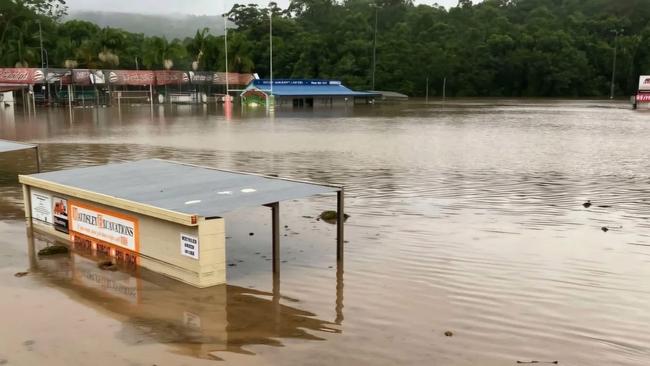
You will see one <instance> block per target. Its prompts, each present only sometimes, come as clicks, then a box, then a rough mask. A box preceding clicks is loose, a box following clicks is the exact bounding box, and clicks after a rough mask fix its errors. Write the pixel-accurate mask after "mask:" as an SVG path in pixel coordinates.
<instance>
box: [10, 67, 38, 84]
mask: <svg viewBox="0 0 650 366" xmlns="http://www.w3.org/2000/svg"><path fill="white" fill-rule="evenodd" d="M43 82H45V73H44V72H43V70H41V69H33V68H26V67H16V68H4V69H3V68H0V83H5V84H40V83H43Z"/></svg>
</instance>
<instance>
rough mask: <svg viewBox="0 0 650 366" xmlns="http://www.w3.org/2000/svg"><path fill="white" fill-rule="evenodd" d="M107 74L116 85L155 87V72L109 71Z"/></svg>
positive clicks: (109, 79)
mask: <svg viewBox="0 0 650 366" xmlns="http://www.w3.org/2000/svg"><path fill="white" fill-rule="evenodd" d="M106 73H108V81H109V82H110V83H111V84H114V85H153V84H154V80H155V78H156V76H155V75H154V72H153V71H136V70H109V71H106Z"/></svg>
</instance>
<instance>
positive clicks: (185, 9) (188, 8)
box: [66, 0, 458, 15]
mask: <svg viewBox="0 0 650 366" xmlns="http://www.w3.org/2000/svg"><path fill="white" fill-rule="evenodd" d="M276 2H277V3H278V5H279V6H280V7H282V8H286V7H287V5H288V4H289V0H276ZM415 2H416V3H417V4H433V3H438V4H440V5H444V6H447V7H449V6H454V5H456V4H457V3H458V0H415ZM66 3H67V5H68V8H69V12H75V11H79V10H103V11H118V12H129V13H147V14H167V13H182V14H196V15H215V14H223V13H224V12H225V10H230V8H231V7H232V6H233V4H235V3H239V4H251V3H256V4H260V5H262V6H266V5H268V3H269V1H268V0H261V1H260V0H191V1H190V0H137V1H134V0H111V1H106V0H67V1H66ZM108 4H110V5H108Z"/></svg>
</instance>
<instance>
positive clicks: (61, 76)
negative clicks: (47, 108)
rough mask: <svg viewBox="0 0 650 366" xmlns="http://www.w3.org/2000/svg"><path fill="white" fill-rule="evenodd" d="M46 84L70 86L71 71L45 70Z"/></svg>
mask: <svg viewBox="0 0 650 366" xmlns="http://www.w3.org/2000/svg"><path fill="white" fill-rule="evenodd" d="M46 80H47V83H48V84H53V83H61V84H64V85H67V84H70V81H71V80H72V71H71V70H70V69H47V79H46Z"/></svg>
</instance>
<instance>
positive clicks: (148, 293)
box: [27, 229, 343, 359]
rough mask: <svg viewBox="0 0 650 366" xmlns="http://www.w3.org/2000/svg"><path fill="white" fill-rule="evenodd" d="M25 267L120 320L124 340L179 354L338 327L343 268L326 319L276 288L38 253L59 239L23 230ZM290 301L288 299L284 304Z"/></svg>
mask: <svg viewBox="0 0 650 366" xmlns="http://www.w3.org/2000/svg"><path fill="white" fill-rule="evenodd" d="M27 234H28V235H27V236H28V256H29V264H30V272H31V273H33V274H35V277H36V278H38V279H39V280H40V281H43V282H45V283H47V285H48V286H54V287H56V288H59V289H61V290H62V291H64V292H66V293H67V294H68V295H69V296H70V297H72V298H73V299H80V300H83V302H84V303H86V304H90V305H91V306H93V307H95V308H97V309H98V310H100V311H101V312H102V313H104V314H107V315H109V316H111V317H114V318H116V319H126V320H124V321H123V323H122V324H123V327H122V329H121V330H120V331H119V332H118V333H117V336H118V337H119V338H120V339H121V340H122V341H123V342H125V343H126V344H129V345H140V344H142V345H144V344H154V343H163V344H168V345H171V346H172V347H173V348H174V349H175V351H176V352H177V353H180V354H185V355H191V356H193V357H198V358H208V359H220V354H221V352H235V353H241V354H250V355H252V354H254V353H253V352H251V351H250V350H248V349H247V347H249V346H253V345H267V346H276V347H280V346H283V342H282V340H283V339H291V338H293V339H301V340H304V341H323V340H325V338H324V337H323V335H324V334H325V333H333V334H340V333H341V332H342V330H341V325H342V322H343V312H342V311H343V310H342V309H343V298H342V292H343V272H342V269H340V270H339V272H338V274H337V286H336V289H337V291H336V309H335V310H336V319H335V320H334V321H328V320H323V319H319V318H317V316H316V314H314V313H312V312H309V311H306V310H302V309H299V308H298V305H299V304H300V300H299V299H295V298H289V297H285V296H283V295H282V294H281V292H280V278H279V276H274V278H273V290H272V291H271V292H267V291H260V290H256V289H252V288H244V287H238V286H230V285H223V286H215V287H212V288H207V289H195V288H193V287H191V286H188V285H184V284H181V283H179V282H177V281H174V280H171V279H168V278H165V277H162V276H160V275H158V274H155V273H153V272H150V271H147V270H145V269H141V268H126V267H122V268H120V270H119V271H115V272H112V271H105V270H101V269H99V268H98V266H97V261H98V260H99V259H100V258H98V257H96V256H94V255H92V254H91V253H84V252H82V251H77V250H75V251H73V252H71V253H70V254H68V255H62V256H56V257H43V258H40V257H39V256H38V255H36V253H37V252H38V250H39V249H42V248H43V247H45V246H48V245H53V244H55V243H56V241H57V240H58V239H55V238H53V237H50V236H48V235H43V234H40V233H36V232H33V231H31V230H29V229H28V233H27ZM287 303H290V304H291V305H287Z"/></svg>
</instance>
